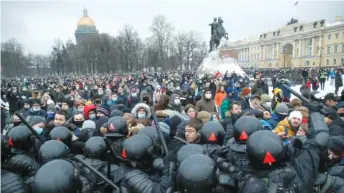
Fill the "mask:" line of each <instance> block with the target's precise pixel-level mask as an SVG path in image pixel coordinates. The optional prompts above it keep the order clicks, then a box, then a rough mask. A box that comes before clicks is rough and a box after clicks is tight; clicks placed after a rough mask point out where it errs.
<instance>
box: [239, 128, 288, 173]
mask: <svg viewBox="0 0 344 193" xmlns="http://www.w3.org/2000/svg"><path fill="white" fill-rule="evenodd" d="M246 152H247V155H248V158H249V160H250V163H251V165H252V168H253V169H254V170H265V169H272V168H275V167H277V166H280V165H281V164H283V160H285V159H286V151H285V148H284V146H283V143H282V141H281V139H280V137H279V136H277V135H276V134H274V133H273V132H271V131H268V130H261V131H257V132H255V133H253V134H252V135H251V136H250V137H249V139H248V141H247V143H246Z"/></svg>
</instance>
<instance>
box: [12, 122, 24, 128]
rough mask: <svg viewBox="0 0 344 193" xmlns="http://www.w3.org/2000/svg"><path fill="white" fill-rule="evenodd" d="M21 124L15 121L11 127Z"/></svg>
mask: <svg viewBox="0 0 344 193" xmlns="http://www.w3.org/2000/svg"><path fill="white" fill-rule="evenodd" d="M21 123H22V122H21V121H16V122H13V126H15V127H16V126H19V125H20V124H21Z"/></svg>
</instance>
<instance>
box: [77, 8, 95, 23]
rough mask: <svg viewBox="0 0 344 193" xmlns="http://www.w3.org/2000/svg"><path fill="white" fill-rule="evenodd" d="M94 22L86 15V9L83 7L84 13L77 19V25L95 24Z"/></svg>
mask: <svg viewBox="0 0 344 193" xmlns="http://www.w3.org/2000/svg"><path fill="white" fill-rule="evenodd" d="M95 25H96V23H95V22H94V21H93V19H92V18H90V17H89V16H88V15H87V10H86V9H84V15H83V16H82V17H81V18H80V19H79V21H78V26H95Z"/></svg>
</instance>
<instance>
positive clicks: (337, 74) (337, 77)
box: [334, 73, 343, 88]
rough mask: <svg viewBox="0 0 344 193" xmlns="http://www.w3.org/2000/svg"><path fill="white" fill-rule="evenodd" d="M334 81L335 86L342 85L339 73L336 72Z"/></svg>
mask: <svg viewBox="0 0 344 193" xmlns="http://www.w3.org/2000/svg"><path fill="white" fill-rule="evenodd" d="M334 82H335V86H336V87H337V88H339V87H341V86H343V80H342V75H341V74H339V73H336V77H335V79H334Z"/></svg>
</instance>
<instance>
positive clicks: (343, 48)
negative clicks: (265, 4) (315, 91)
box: [227, 17, 344, 68]
mask: <svg viewBox="0 0 344 193" xmlns="http://www.w3.org/2000/svg"><path fill="white" fill-rule="evenodd" d="M227 49H229V50H231V49H235V50H237V52H238V58H237V59H238V63H239V65H240V66H241V67H256V68H305V67H333V66H344V21H343V19H342V17H336V21H335V22H332V23H328V22H326V21H325V20H319V21H313V22H309V23H299V22H298V21H297V20H294V19H292V20H291V21H290V22H288V24H287V25H286V26H284V27H281V28H279V29H276V30H273V31H269V32H265V33H262V34H260V35H259V37H258V38H251V39H245V40H240V41H235V42H228V47H227Z"/></svg>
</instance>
